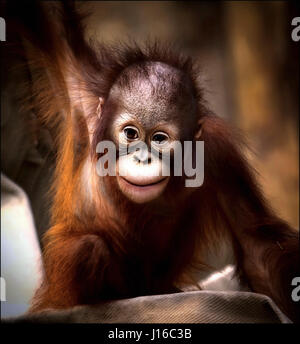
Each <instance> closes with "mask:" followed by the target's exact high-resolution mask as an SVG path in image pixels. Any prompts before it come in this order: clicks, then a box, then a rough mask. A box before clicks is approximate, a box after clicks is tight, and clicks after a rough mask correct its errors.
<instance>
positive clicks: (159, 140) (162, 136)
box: [152, 132, 169, 145]
mask: <svg viewBox="0 0 300 344" xmlns="http://www.w3.org/2000/svg"><path fill="white" fill-rule="evenodd" d="M168 140H169V136H168V135H167V134H166V133H163V132H158V133H155V134H154V135H153V136H152V141H153V142H155V143H156V144H158V145H162V144H164V143H166V142H167V141H168Z"/></svg>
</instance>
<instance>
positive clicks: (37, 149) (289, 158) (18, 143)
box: [1, 1, 300, 238]
mask: <svg viewBox="0 0 300 344" xmlns="http://www.w3.org/2000/svg"><path fill="white" fill-rule="evenodd" d="M78 8H79V9H83V10H89V11H90V13H91V16H90V17H89V18H87V19H86V35H87V38H88V37H96V38H97V39H100V40H102V41H103V42H117V41H124V40H127V39H128V38H129V39H135V40H136V41H138V42H143V41H144V40H145V39H147V38H158V39H159V40H162V41H167V42H168V41H170V42H172V43H175V44H176V45H177V46H178V47H180V49H181V50H182V52H184V53H187V54H191V55H192V56H193V57H194V58H195V59H196V60H198V61H199V62H200V64H201V65H202V74H201V75H200V79H201V82H202V84H203V85H204V86H205V88H206V99H207V101H208V103H209V105H210V107H211V109H212V110H213V111H215V112H216V113H217V114H218V115H219V116H222V117H224V118H226V119H227V120H228V121H229V122H230V123H232V124H233V125H235V126H237V127H238V128H240V129H241V130H242V131H243V132H244V133H245V135H246V138H247V139H248V142H249V146H250V147H251V148H252V150H251V151H250V150H249V151H248V152H247V154H248V156H249V158H250V160H251V161H252V164H253V166H255V168H256V170H257V171H258V173H259V182H260V183H261V185H262V187H263V190H264V192H265V194H266V197H267V198H268V199H269V201H270V202H271V204H272V205H273V207H274V209H275V210H276V212H277V213H278V214H279V215H280V216H282V217H283V218H284V219H285V220H287V221H288V222H289V223H290V224H291V225H292V226H294V227H297V228H298V226H299V212H298V207H299V164H298V163H299V161H298V150H299V145H298V143H299V141H298V118H299V117H298V116H299V101H298V96H299V45H300V42H298V43H297V42H294V41H292V39H291V31H292V26H291V21H292V18H293V17H295V16H297V15H298V16H299V15H300V12H299V11H298V10H297V8H296V5H295V3H290V2H289V3H287V2H280V1H276V2H270V1H268V2H258V1H257V2H244V1H243V2H236V1H234V2H187V1H184V2H183V1H176V2H175V1H153V2H147V1H141V2H137V1H125V2H123V1H122V2H118V1H101V2H97V1H93V2H84V3H83V2H80V3H78ZM11 61H14V60H13V59H12V60H11ZM6 78H7V79H8V81H5V84H7V85H9V87H6V88H5V93H4V92H2V94H1V96H2V100H4V102H2V109H1V110H2V114H4V117H2V116H1V133H2V134H3V135H2V138H1V140H2V147H1V149H2V151H1V162H2V172H4V174H6V175H7V176H8V177H9V178H11V179H12V180H13V181H14V182H16V183H17V184H18V185H20V186H21V187H22V188H23V189H24V190H25V192H26V193H27V195H28V197H29V199H30V202H31V206H32V209H33V214H34V218H35V222H36V226H37V229H38V233H39V237H40V238H41V235H42V233H43V232H44V231H45V230H46V229H47V227H48V212H47V211H48V203H47V201H48V200H47V198H46V190H48V189H49V184H50V183H51V181H50V180H51V179H50V177H51V170H52V169H53V152H52V148H53V147H52V146H51V142H50V141H49V135H48V134H47V130H45V128H37V127H34V126H32V123H34V118H35V116H34V114H30V116H28V114H25V115H24V114H22V117H20V116H21V115H20V113H19V112H18V111H17V110H16V111H10V112H9V111H8V108H7V107H13V106H15V101H14V94H15V92H14V90H15V87H17V84H16V80H17V79H14V78H13V77H12V75H6ZM6 104H8V105H6ZM8 114H9V115H8ZM29 117H30V118H31V122H30V123H31V124H30V125H29V126H28V123H25V124H24V123H23V122H27V120H26V118H29ZM20 118H21V119H20ZM33 128H34V130H33ZM20 135H21V138H22V140H16V137H20ZM20 153H22V154H20Z"/></svg>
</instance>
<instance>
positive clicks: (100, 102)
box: [96, 97, 104, 118]
mask: <svg viewBox="0 0 300 344" xmlns="http://www.w3.org/2000/svg"><path fill="white" fill-rule="evenodd" d="M103 104H104V98H102V97H99V104H98V106H97V110H96V113H97V116H98V118H100V116H101V112H102V105H103Z"/></svg>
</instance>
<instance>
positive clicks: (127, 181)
mask: <svg viewBox="0 0 300 344" xmlns="http://www.w3.org/2000/svg"><path fill="white" fill-rule="evenodd" d="M121 178H122V179H123V180H125V182H126V183H128V184H130V185H133V186H135V187H140V188H144V187H147V186H152V185H157V184H159V183H161V182H163V181H164V180H166V179H167V177H165V178H163V179H161V180H159V181H158V182H155V183H151V184H144V185H140V184H134V183H131V182H130V181H129V180H127V179H126V178H124V177H121Z"/></svg>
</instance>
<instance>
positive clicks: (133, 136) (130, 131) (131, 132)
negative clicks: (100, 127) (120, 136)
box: [123, 126, 139, 141]
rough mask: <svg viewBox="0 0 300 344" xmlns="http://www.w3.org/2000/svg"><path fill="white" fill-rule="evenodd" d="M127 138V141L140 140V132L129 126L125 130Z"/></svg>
mask: <svg viewBox="0 0 300 344" xmlns="http://www.w3.org/2000/svg"><path fill="white" fill-rule="evenodd" d="M123 132H124V134H125V137H126V138H127V140H130V141H132V140H137V139H138V138H139V131H138V129H137V128H135V127H131V126H127V127H125V128H124V129H123Z"/></svg>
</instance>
